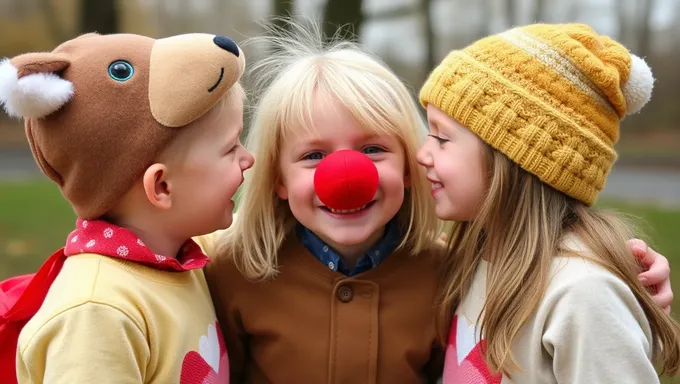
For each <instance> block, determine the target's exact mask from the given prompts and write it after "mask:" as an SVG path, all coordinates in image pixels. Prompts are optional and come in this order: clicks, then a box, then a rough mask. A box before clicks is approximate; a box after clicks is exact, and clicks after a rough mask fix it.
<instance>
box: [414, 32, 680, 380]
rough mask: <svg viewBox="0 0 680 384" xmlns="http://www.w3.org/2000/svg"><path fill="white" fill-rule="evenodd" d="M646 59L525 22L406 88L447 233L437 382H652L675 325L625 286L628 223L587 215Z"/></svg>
mask: <svg viewBox="0 0 680 384" xmlns="http://www.w3.org/2000/svg"><path fill="white" fill-rule="evenodd" d="M652 84H653V78H652V74H651V71H650V69H649V67H648V66H647V65H646V64H645V62H644V61H643V60H642V59H640V58H638V57H636V56H634V55H632V54H630V53H629V52H628V50H627V49H626V48H625V47H623V46H621V45H620V44H619V43H617V42H615V41H613V40H611V39H610V38H608V37H606V36H600V35H598V34H597V33H596V32H595V31H594V30H592V29H591V28H590V27H588V26H586V25H580V24H566V25H530V26H525V27H519V28H515V29H512V30H509V31H506V32H504V33H501V34H498V35H494V36H491V37H488V38H484V39H482V40H479V41H478V42H476V43H473V44H472V45H470V46H468V47H467V48H465V49H463V50H460V51H453V52H451V53H450V54H449V55H448V56H447V57H446V58H445V59H444V60H443V61H442V63H441V64H440V65H439V66H438V67H437V68H435V69H434V71H433V72H432V73H431V75H430V76H429V79H428V80H427V82H426V83H425V85H424V86H423V88H422V90H421V92H420V100H421V103H422V104H423V105H424V106H425V107H426V108H427V118H428V122H429V126H430V134H429V136H430V138H429V139H428V141H427V142H426V144H424V146H423V147H422V148H421V149H420V151H419V153H418V161H419V163H420V164H421V165H423V166H424V167H425V169H426V172H427V177H428V179H429V180H430V182H431V183H432V195H433V196H434V200H435V204H436V208H435V211H436V213H437V216H438V217H439V218H441V219H443V220H450V221H456V222H457V224H456V225H455V227H454V229H453V232H452V233H451V234H450V238H449V249H448V256H447V257H446V258H445V261H444V262H443V266H442V270H443V271H444V275H445V282H444V284H443V293H442V306H441V309H440V311H439V312H440V313H439V314H438V323H439V330H438V331H439V334H440V335H441V336H442V338H444V339H446V338H447V336H446V335H448V347H447V351H446V366H445V371H444V376H443V381H444V383H511V382H515V383H528V384H531V383H541V384H542V383H654V382H659V378H658V376H657V372H656V371H655V369H654V365H653V363H658V365H659V367H660V368H661V369H663V370H665V371H666V372H672V373H675V372H677V369H678V365H679V364H680V361H679V359H680V344H679V340H678V334H679V333H678V332H679V331H680V329H679V328H678V324H677V323H676V322H675V321H674V320H673V319H672V318H671V317H670V315H669V314H667V313H665V312H664V311H662V310H661V309H660V308H659V307H658V306H657V305H656V304H655V303H654V302H653V301H652V298H651V297H650V296H649V294H648V293H647V292H646V291H645V288H644V287H643V286H642V285H641V284H640V282H639V281H638V277H637V273H638V268H639V266H638V265H637V264H636V263H635V261H634V259H633V258H632V257H631V252H630V250H629V249H628V248H627V247H626V246H625V245H624V241H625V239H627V238H630V236H631V229H630V227H629V226H628V224H627V223H626V222H625V221H623V220H622V219H621V218H619V217H618V216H617V215H615V214H613V213H611V212H607V211H605V210H600V209H596V208H593V207H592V205H593V204H594V202H595V201H596V198H597V195H598V193H599V192H600V191H601V190H602V188H603V186H604V184H605V179H606V175H607V174H608V173H609V171H610V169H611V166H612V164H613V163H614V161H615V159H616V153H615V152H614V150H613V145H614V143H615V142H616V141H617V140H618V134H619V124H620V120H621V119H623V117H624V116H626V115H628V114H631V113H635V112H637V111H638V110H639V109H641V108H642V107H643V106H644V104H645V103H647V101H648V100H649V98H650V97H651V90H652Z"/></svg>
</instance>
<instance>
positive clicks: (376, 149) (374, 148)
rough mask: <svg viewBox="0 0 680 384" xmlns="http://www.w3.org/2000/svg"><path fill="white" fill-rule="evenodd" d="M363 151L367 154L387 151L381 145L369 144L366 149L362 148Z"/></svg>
mask: <svg viewBox="0 0 680 384" xmlns="http://www.w3.org/2000/svg"><path fill="white" fill-rule="evenodd" d="M361 152H363V153H364V154H366V155H375V154H377V153H382V152H385V149H383V148H382V147H379V146H377V145H369V146H367V147H365V148H364V149H362V150H361Z"/></svg>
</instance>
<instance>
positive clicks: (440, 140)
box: [428, 135, 449, 144]
mask: <svg viewBox="0 0 680 384" xmlns="http://www.w3.org/2000/svg"><path fill="white" fill-rule="evenodd" d="M428 136H430V137H434V138H435V139H436V140H437V141H438V142H439V144H444V143H446V142H447V141H449V139H444V138H442V137H439V136H435V135H428Z"/></svg>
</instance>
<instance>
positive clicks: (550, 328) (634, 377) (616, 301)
mask: <svg viewBox="0 0 680 384" xmlns="http://www.w3.org/2000/svg"><path fill="white" fill-rule="evenodd" d="M565 246H566V247H567V248H568V249H573V250H576V251H579V252H581V254H587V252H588V251H587V250H586V249H585V248H584V246H583V244H582V243H581V242H580V241H578V240H577V239H576V238H569V239H568V240H566V241H565ZM487 267H488V265H487V263H486V262H482V264H480V266H479V268H478V270H477V271H476V275H475V278H474V281H473V284H472V286H471V290H470V291H469V293H468V295H467V296H466V297H465V299H464V300H463V301H462V302H461V304H460V306H459V307H458V308H457V310H456V313H455V316H454V320H453V323H452V326H451V332H450V336H449V345H448V348H447V351H446V365H445V368H444V376H443V381H444V383H446V384H468V383H475V384H481V383H502V384H505V383H526V384H539V383H540V384H547V383H570V384H576V383H588V384H590V383H645V384H649V383H658V382H659V378H658V376H657V373H656V371H655V370H654V367H653V365H652V363H651V353H652V336H651V330H650V327H649V323H648V321H647V318H646V317H645V314H644V312H643V310H642V308H641V307H640V305H639V304H638V301H637V300H636V298H635V296H634V295H633V292H632V291H631V290H630V288H629V287H628V286H627V285H626V284H625V283H624V282H623V281H621V280H620V279H618V278H617V277H615V276H614V275H613V274H612V273H610V272H608V271H607V270H605V269H604V268H602V267H601V266H599V265H597V264H595V263H593V262H590V261H587V260H585V259H583V258H580V257H556V258H555V260H554V262H553V265H552V273H553V277H552V280H551V282H550V284H549V286H548V289H547V292H546V293H545V296H544V298H543V300H542V302H541V304H540V306H539V308H538V309H537V311H536V313H535V314H534V316H533V317H531V318H530V319H529V321H528V322H527V323H526V324H525V325H524V327H523V329H522V330H521V331H520V334H519V337H518V338H517V339H516V340H515V342H514V344H513V353H514V357H515V359H516V360H517V362H518V363H519V365H520V367H522V369H523V371H522V372H519V373H513V374H512V378H510V377H505V376H503V377H500V376H498V375H492V374H490V372H489V369H488V368H487V366H486V364H485V362H484V359H483V358H482V352H481V349H480V343H479V340H480V338H479V336H480V335H479V332H477V331H476V326H475V325H476V322H477V319H478V317H479V314H480V312H481V309H482V306H483V303H484V300H485V298H486V273H487ZM484 342H485V341H484V340H482V343H484Z"/></svg>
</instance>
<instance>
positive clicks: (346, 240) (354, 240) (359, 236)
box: [321, 228, 375, 246]
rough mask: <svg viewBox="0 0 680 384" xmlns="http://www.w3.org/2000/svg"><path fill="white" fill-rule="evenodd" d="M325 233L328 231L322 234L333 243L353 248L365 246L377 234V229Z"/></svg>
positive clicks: (355, 229) (340, 230) (339, 230)
mask: <svg viewBox="0 0 680 384" xmlns="http://www.w3.org/2000/svg"><path fill="white" fill-rule="evenodd" d="M324 232H326V231H323V232H321V235H322V236H324V237H325V238H326V239H328V240H330V241H332V242H333V243H335V244H338V245H344V246H351V245H359V244H363V243H364V242H366V241H367V240H368V239H369V238H370V237H371V235H372V234H373V233H374V232H375V229H372V230H370V231H368V230H362V229H361V228H354V229H349V230H347V229H346V230H343V229H335V230H331V231H330V232H331V233H332V234H329V233H324Z"/></svg>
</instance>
